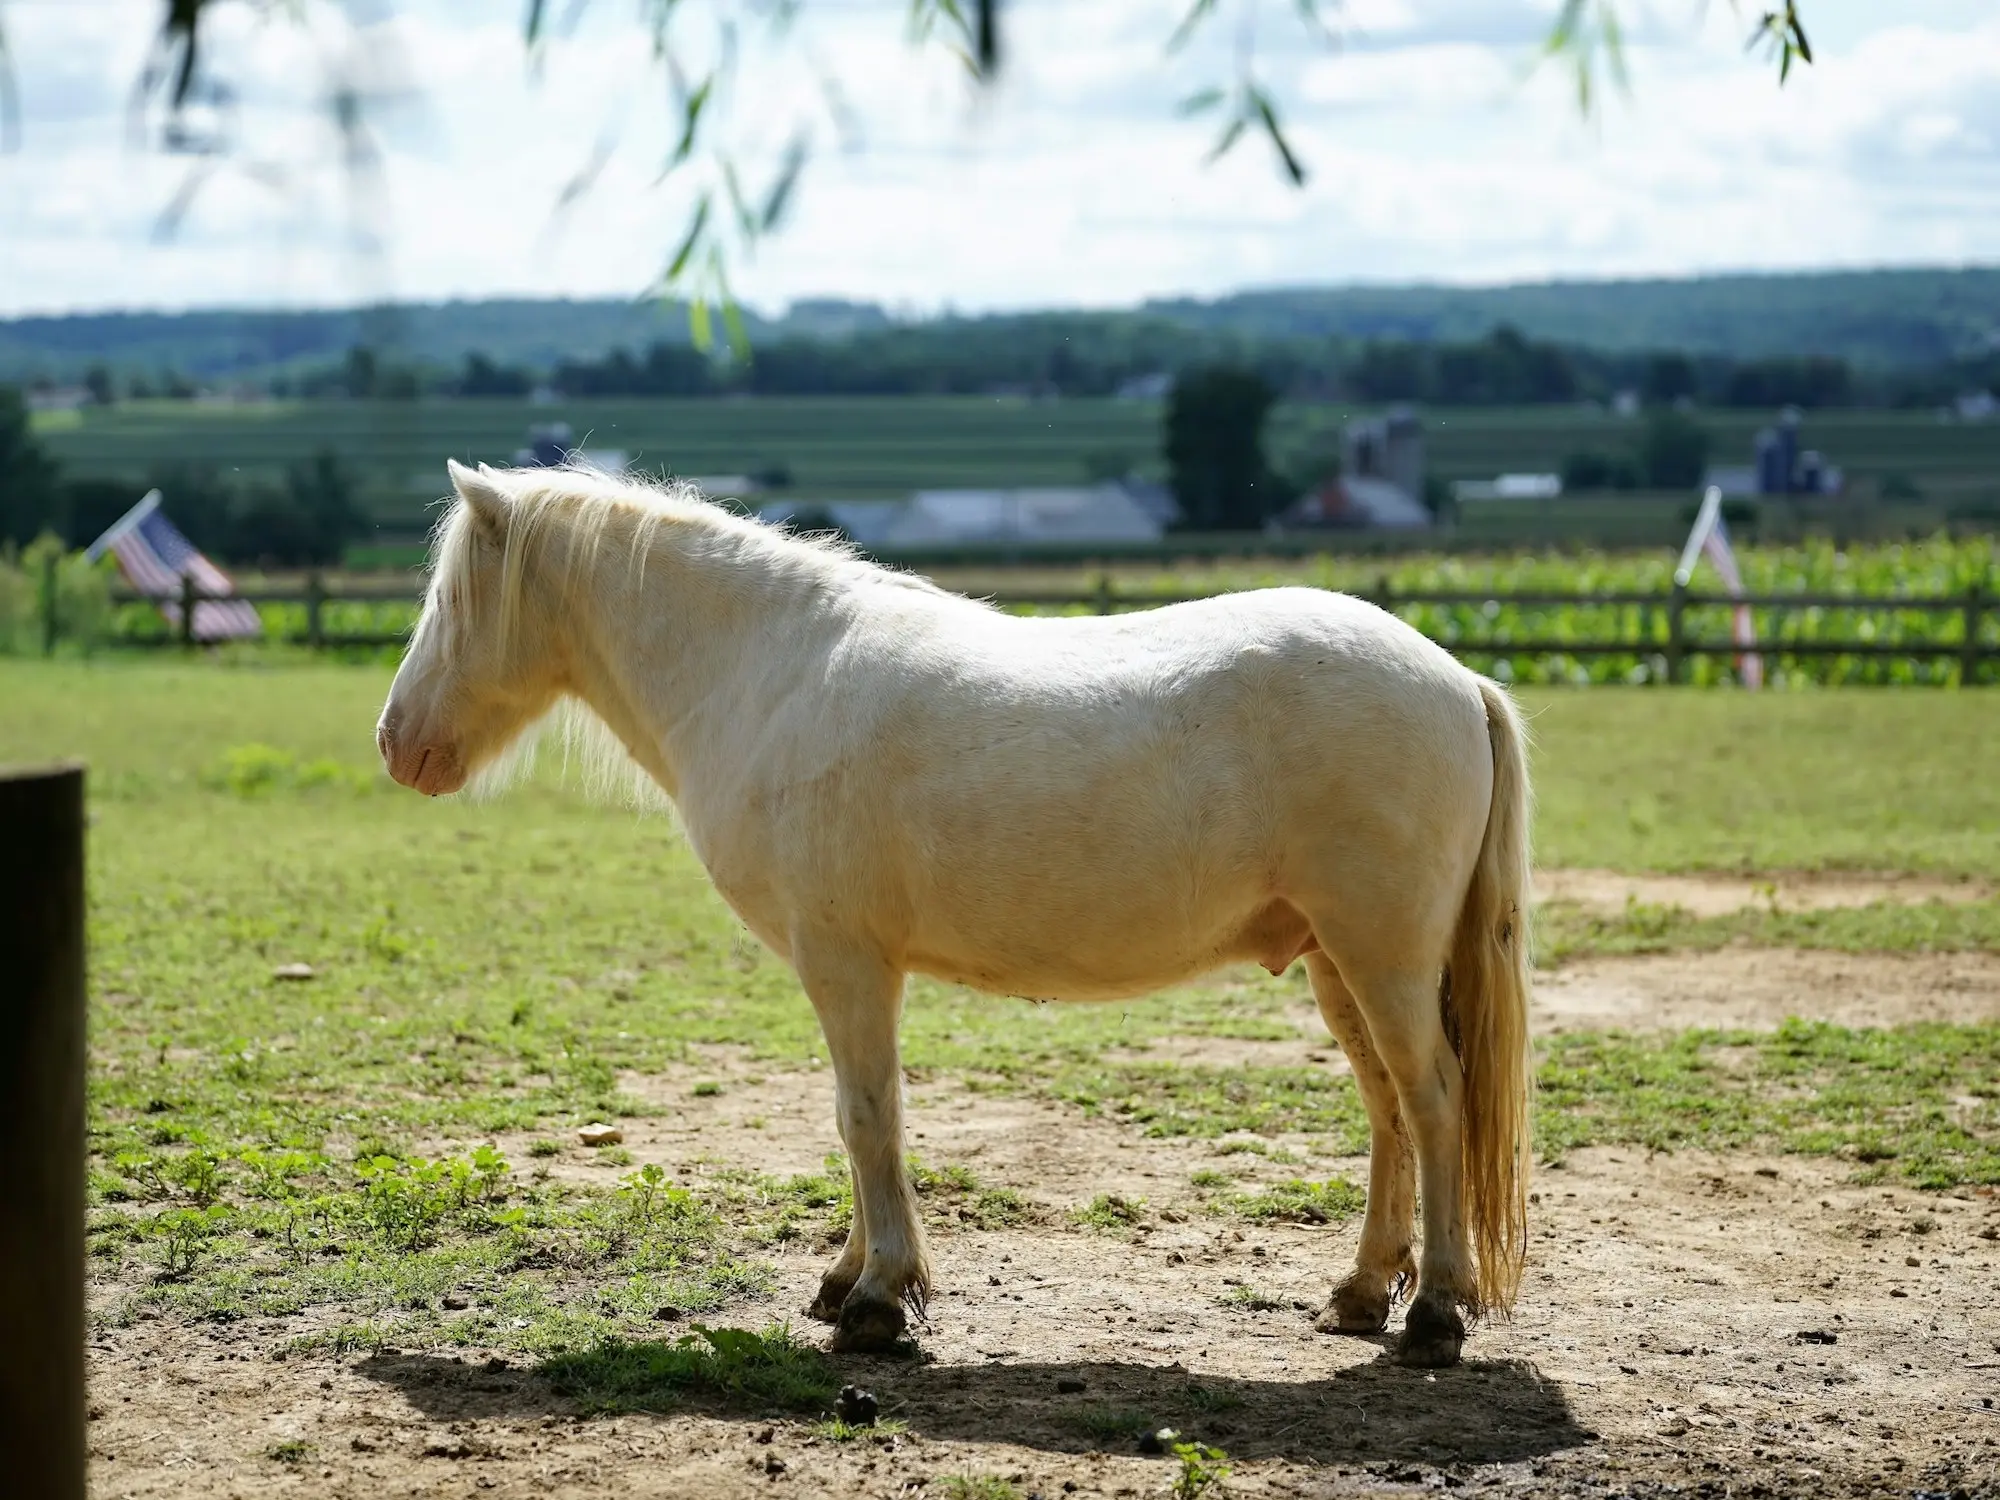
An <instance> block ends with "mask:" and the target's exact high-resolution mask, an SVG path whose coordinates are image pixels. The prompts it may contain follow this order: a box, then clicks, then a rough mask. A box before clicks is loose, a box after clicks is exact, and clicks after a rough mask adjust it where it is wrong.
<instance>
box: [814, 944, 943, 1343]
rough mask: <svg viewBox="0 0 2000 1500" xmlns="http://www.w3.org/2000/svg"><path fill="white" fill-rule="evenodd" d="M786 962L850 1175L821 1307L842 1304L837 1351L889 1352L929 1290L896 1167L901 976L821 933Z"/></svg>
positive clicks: (916, 1228)
mask: <svg viewBox="0 0 2000 1500" xmlns="http://www.w3.org/2000/svg"><path fill="white" fill-rule="evenodd" d="M792 961H793V964H794V966H795V967H796V968H797V970H798V974H799V980H800V982H801V983H802V984H803V985H804V986H805V991H806V994H807V996H808V997H809V998H810V999H811V1000H812V1003H813V1009H814V1010H816V1011H818V1012H819V1024H820V1029H821V1030H822V1031H823V1032H824V1033H825V1034H826V1045H827V1050H828V1051H829V1052H830V1053H831V1054H832V1056H833V1086H834V1110H835V1113H836V1115H837V1117H838V1119H839V1123H840V1137H841V1139H842V1141H844V1142H845V1143H846V1145H847V1159H848V1162H849V1163H850V1165H851V1166H852V1169H853V1172H854V1221H855V1222H854V1228H853V1231H852V1232H851V1234H850V1235H849V1238H848V1246H847V1250H846V1251H843V1252H842V1254H841V1258H840V1260H839V1261H838V1262H837V1263H836V1264H835V1265H834V1268H833V1269H832V1270H831V1271H830V1272H828V1274H827V1277H826V1280H825V1281H824V1282H823V1283H822V1284H821V1287H820V1301H821V1302H822V1303H829V1302H831V1301H832V1300H833V1299H834V1297H835V1296H836V1295H837V1296H838V1299H839V1307H840V1313H839V1326H838V1328H837V1330H836V1332H835V1333H834V1338H833V1347H834V1348H836V1349H840V1350H856V1351H879V1350H883V1349H888V1348H891V1347H893V1346H894V1345H895V1344H896V1343H897V1341H898V1340H900V1339H901V1338H902V1336H903V1332H904V1330H905V1329H906V1328H907V1327H908V1326H909V1323H908V1319H907V1318H906V1317H905V1316H904V1312H903V1307H904V1304H906V1303H907V1304H908V1305H909V1306H910V1307H912V1308H914V1309H915V1310H917V1311H918V1312H922V1311H923V1308H924V1304H925V1302H926V1301H927V1300H928V1299H929V1297H930V1290H931V1277H930V1265H929V1262H928V1259H927V1257H926V1255H925V1248H924V1230H923V1222H922V1220H921V1219H920V1218H919V1217H918V1214H917V1200H916V1195H915V1193H914V1192H913V1191H912V1190H911V1186H910V1174H909V1170H908V1168H907V1167H906V1166H905V1165H904V1162H903V1069H902V1063H901V1061H900V1059H899V1058H898V1056H897V1051H896V1023H897V1021H898V1019H899V1018H900V1016H901V1013H902V1008H903V976H902V974H901V973H899V972H898V971H897V970H895V969H894V968H892V967H891V966H890V965H889V964H887V963H886V962H884V961H883V960H882V958H881V957H880V956H879V955H877V954H875V953H872V952H869V951H868V950H867V949H865V948H862V947H860V946H858V945H853V944H849V943H846V942H843V941H839V940H836V939H831V938H828V937H825V936H813V937H802V938H799V939H795V940H794V942H793V947H792ZM850 1258H851V1260H852V1262H854V1263H850ZM850 1274H852V1280H851V1281H848V1280H847V1278H848V1277H849V1275H850ZM843 1281H846V1282H847V1284H846V1285H844V1286H843V1285H842V1282H843Z"/></svg>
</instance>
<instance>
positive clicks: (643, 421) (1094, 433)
mask: <svg viewBox="0 0 2000 1500" xmlns="http://www.w3.org/2000/svg"><path fill="white" fill-rule="evenodd" d="M1358 414H1359V412H1358V409H1350V408H1347V407H1343V406H1336V405H1326V404H1318V403H1309V402H1287V403H1285V404H1283V405H1281V406H1280V407H1279V408H1278V409H1277V411H1276V413H1275V415H1274V416H1273V418H1272V425H1271V432H1270V445H1271V449H1272V452H1273V453H1274V455H1275V456H1276V457H1277V458H1278V459H1279V460H1280V461H1287V460H1288V459H1289V458H1290V457H1291V456H1294V455H1298V454H1302V453H1305V452H1311V451H1318V450H1322V449H1325V448H1326V447H1327V446H1328V445H1329V444H1331V443H1334V442H1335V441H1336V439H1337V434H1338V431H1339V429H1340V427H1341V426H1342V425H1343V424H1344V423H1345V422H1347V421H1348V420H1349V419H1350V418H1352V417H1353V416H1355V415H1358ZM1701 420H1702V422H1703V423H1704V425H1705V426H1706V427H1707V428H1708V429H1709V431H1710V433H1711V445H1712V452H1713V455H1714V458H1715V461H1716V462H1718V463H1744V464H1747V463H1749V462H1750V453H1751V435H1752V434H1753V433H1754V432H1755V430H1756V429H1757V428H1758V427H1760V426H1763V425H1765V424H1766V423H1768V422H1769V421H1770V420H1771V414H1770V413H1761V412H1735V411H1710V412H1704V413H1702V416H1701ZM554 421H561V422H566V423H568V424H569V426H570V427H571V429H572V430H573V431H574V432H575V433H576V434H577V436H578V438H579V440H581V441H584V442H585V443H586V444H587V445H588V446H590V447H593V448H608V449H618V450H622V451H623V452H625V453H626V455H627V456H628V458H630V459H631V460H632V461H633V462H634V463H636V464H639V465H641V466H642V467H645V468H647V469H650V470H652V471H654V472H660V471H662V470H664V471H665V472H668V473H672V474H680V475H703V474H743V473H756V472H759V471H761V470H765V469H768V468H771V467H773V466H777V465H782V466H784V467H785V468H786V469H787V470H788V471H789V473H790V475H791V479H792V484H793V490H794V492H795V493H796V494H799V495H801V496H808V497H812V498H816V499H880V498H892V497H899V496H901V495H903V494H906V493H908V492H909V491H910V490H913V489H918V488H946V487H952V486H971V487H985V486H1013V485H1051V484H1053V485H1061V484H1078V483H1082V482H1084V480H1085V479H1086V477H1087V476H1088V475H1089V474H1091V473H1093V472H1099V471H1102V470H1103V469H1105V468H1106V467H1109V468H1110V469H1111V470H1112V471H1113V472H1115V471H1116V470H1117V469H1119V468H1122V467H1126V466H1130V467H1133V468H1136V469H1137V470H1138V471H1139V472H1141V473H1146V474H1150V475H1154V476H1158V475H1159V474H1160V472H1161V459H1160V421H1161V412H1160V407H1159V405H1158V403H1154V402H1137V401H1116V400H1111V399H1096V398H1093V399H1076V400H1065V401H1030V400H1026V399H1023V398H1018V397H984V396H937V397H832V396H826V397H789V398H788V397H760V398H754V399H752V398H736V399H730V398H720V399H691V400H638V399H626V400H610V399H601V400H579V401H561V402H558V403H556V404H554V405H551V406H534V405H531V404H529V403H528V402H527V401H499V400H492V401H465V400H451V399H438V400H427V401H423V402H377V401H312V402H290V401H286V402H269V403H259V404H248V405H240V406H205V405H194V404H190V403H186V402H146V401H141V402H128V403H126V404H124V405H121V406H116V407H112V408H108V409H104V410H89V411H83V412H69V413H61V414H49V415H45V416H44V417H43V418H41V419H40V420H39V421H38V424H37V426H38V431H39V434H40V436H41V437H42V438H43V440H44V441H45V442H46V443H47V445H48V446H49V448H50V449H51V451H52V452H53V453H54V454H55V456H56V457H57V458H58V459H60V460H61V462H62V464H63V466H64V468H65V470H66V471H68V472H71V473H74V474H77V475H83V476H91V477H105V478H121V479H126V480H130V481H132V482H134V483H137V482H139V481H141V480H143V479H144V478H145V477H146V475H147V474H148V473H149V472H152V471H154V470H156V469H159V468H161V467H164V466H168V465H172V464H205V465H212V466H214V467H216V468H217V469H219V470H221V471H222V472H223V473H225V474H230V475H241V476H242V477H245V478H261V479H266V480H271V481H276V480H277V479H279V478H281V477H282V475H283V472H284V469H285V466H286V465H287V464H290V463H295V462H298V461H300V460H303V459H305V458H308V457H310V456H311V455H312V454H313V453H314V452H315V451H316V450H318V449H320V448H322V447H326V448H331V449H332V450H333V451H334V452H336V453H337V454H339V456H340V457H341V459H342V460H343V462H345V463H347V464H349V465H351V466H352V467H353V468H354V469H355V470H356V471H357V472H358V473H359V474H360V475H361V476H362V481H363V489H364V497H365V499H366V502H367V505H368V508H369V509H370V510H371V511H372V512H373V513H374V514H375V515H376V516H377V517H378V518H379V519H381V520H382V521H384V522H386V523H390V524H393V525H397V526H401V527H404V528H406V529H407V528H410V527H414V526H417V525H420V524H421V523H422V521H423V518H424V507H425V506H427V505H428V504H429V503H430V502H431V501H433V500H435V499H436V498H437V497H438V495H439V494H440V493H442V485H443V482H444V476H443V464H444V459H445V457H446V456H447V455H449V456H452V457H455V458H459V459H461V460H466V461H477V460H484V461H486V462H491V463H505V462H508V461H509V460H510V458H511V456H512V454H513V453H514V451H515V450H516V449H518V448H520V447H522V446H523V445H524V444H525V443H526V441H527V434H528V428H529V427H530V426H531V425H532V424H536V423H543V422H554ZM1424 431H1425V444H1426V453H1427V456H1428V461H1429V465H1430V468H1431V470H1432V472H1434V473H1436V474H1438V475H1440V476H1441V477H1443V478H1445V479H1447V480H1450V479H1463V478H1484V477H1489V476H1491V475H1493V474H1496V473H1510V472H1520V471H1554V470H1557V469H1559V468H1560V467H1561V465H1562V461H1563V459H1564V457H1565V456H1566V455H1568V454H1570V453H1573V452H1578V451H1583V450H1596V451H1611V452H1625V451H1628V450H1629V449H1630V448H1631V447H1632V445H1633V444H1634V443H1635V442H1636V440H1637V436H1638V424H1637V423H1636V422H1635V421H1633V420H1631V419H1626V418H1619V417H1616V416H1613V415H1610V414H1608V413H1606V412H1603V411H1599V410H1595V409H1591V408H1586V407H1575V408H1569V407H1562V408H1552V407H1524V408H1464V409H1440V410H1437V411H1432V412H1429V413H1427V414H1426V417H1425V429H1424ZM1806 435H1807V441H1808V443H1809V444H1810V445H1811V446H1814V447H1816V448H1819V449H1821V450H1822V451H1824V452H1825V453H1826V454H1827V457H1828V460H1829V462H1832V463H1836V464H1839V465H1842V466H1844V467H1845V469H1846V471H1847V473H1848V474H1849V475H1850V477H1852V478H1853V479H1854V480H1855V481H1856V482H1857V485H1858V487H1859V489H1860V491H1861V493H1863V494H1864V495H1867V496H1870V497H1872V496H1873V495H1874V494H1875V493H1876V490H1877V487H1878V486H1879V484H1880V481H1881V480H1882V479H1883V478H1885V477H1887V476H1889V475H1901V476H1903V477H1905V478H1907V479H1909V480H1911V481H1912V482H1913V483H1914V484H1916V486H1917V487H1918V489H1919V490H1920V491H1921V492H1922V493H1923V495H1924V497H1925V498H1926V499H1927V500H1929V501H1932V502H1935V503H1937V504H1940V505H1946V506H1949V505H1965V504H1970V505H1974V506H1977V505H1980V504H1989V503H1990V504H1994V505H2000V425H1994V424H1986V425H1979V424H1962V423H1961V424H1946V423H1941V422H1939V421H1938V419H1937V418H1936V417H1935V416H1934V415H1933V414H1931V413H1928V412H1885V411H1840V412H1825V413H1815V414H1814V415H1813V416H1812V417H1811V418H1810V419H1809V420H1808V422H1807V426H1806ZM1659 499H1660V497H1655V500H1656V502H1657V501H1659ZM1684 504H1685V497H1672V498H1669V499H1667V500H1666V501H1665V502H1664V503H1663V504H1655V505H1654V506H1653V510H1654V512H1656V514H1655V515H1654V517H1653V519H1652V520H1650V521H1649V522H1648V523H1647V525H1648V526H1649V527H1656V526H1660V525H1664V526H1665V527H1666V529H1668V530H1671V529H1672V526H1673V524H1674V523H1676V522H1677V521H1678V516H1679V510H1680V508H1681V507H1682V506H1683V505H1684ZM1602 505H1603V507H1605V508H1606V514H1605V515H1603V516H1600V517H1598V522H1599V523H1600V524H1602V525H1613V524H1614V523H1615V521H1616V517H1617V515H1619V514H1624V513H1628V512H1634V511H1638V510H1640V509H1642V508H1643V506H1642V504H1641V502H1639V501H1637V500H1636V499H1635V498H1634V497H1609V498H1607V499H1605V500H1604V501H1603V502H1602ZM1531 511H1532V508H1530V510H1529V511H1522V512H1520V513H1519V514H1517V515H1510V514H1509V513H1508V512H1506V511H1505V509H1504V508H1493V509H1490V510H1489V511H1488V512H1487V513H1488V514H1490V515H1491V516H1506V517H1507V524H1509V525H1520V526H1524V527H1528V528H1530V531H1529V533H1528V534H1535V533H1533V531H1532V527H1533V525H1534V516H1533V515H1532V514H1531ZM1468 524H1471V521H1470V520H1469V521H1468ZM1683 529H1684V528H1683ZM1655 540H1657V538H1656V537H1654V536H1653V535H1652V534H1651V531H1650V530H1648V531H1647V533H1646V535H1644V536H1643V537H1642V536H1638V535H1635V536H1633V537H1632V538H1631V541H1632V542H1634V543H1637V542H1639V541H1646V542H1651V541H1655Z"/></svg>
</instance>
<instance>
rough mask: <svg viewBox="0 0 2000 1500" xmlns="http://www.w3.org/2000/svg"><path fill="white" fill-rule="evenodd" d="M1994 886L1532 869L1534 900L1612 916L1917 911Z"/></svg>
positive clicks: (1983, 895) (1989, 895) (1985, 896)
mask: <svg viewBox="0 0 2000 1500" xmlns="http://www.w3.org/2000/svg"><path fill="white" fill-rule="evenodd" d="M1993 896H1994V888H1993V887H1992V886H1991V885H1990V884H1988V883H1987V882H1985V881H1980V880H1939V879H1934V878H1930V877H1925V876H1921V875H1847V874H1840V873H1814V872H1791V873H1780V874H1775V875H1754V876H1732V875H1626V874H1621V873H1619V872H1618V871H1616V870H1537V871H1536V872H1535V900H1536V901H1567V902H1572V903H1574V904H1575V905H1578V906H1582V907H1585V908H1587V909H1589V910H1591V911H1598V912H1604V913H1615V912H1620V911H1623V910H1624V909H1625V906H1626V903H1627V902H1630V901H1638V902H1643V903H1645V904H1647V905H1651V906H1678V907H1681V908H1683V909H1684V910H1686V911H1689V912H1691V913H1693V914H1694V915H1695V916H1697V917H1725V916H1728V915H1729V914H1730V913H1731V912H1737V911H1743V910H1745V909H1747V908H1756V909H1766V908H1771V907H1775V908H1777V909H1778V910H1780V911H1831V910H1834V909H1836V908H1841V907H1856V906H1874V905H1876V904H1878V903H1892V904H1901V905H1906V906H1919V905H1922V904H1923V903H1924V902H1927V901H1943V902H1947V903H1949V904H1951V905H1954V906H1960V905H1963V906H1970V905H1972V904H1974V903H1975V902H1980V901H1990V900H1992V899H1993Z"/></svg>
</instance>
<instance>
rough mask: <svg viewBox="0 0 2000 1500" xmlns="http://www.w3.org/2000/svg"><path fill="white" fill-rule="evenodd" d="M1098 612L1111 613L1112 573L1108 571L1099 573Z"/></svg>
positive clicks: (1102, 613) (1101, 613)
mask: <svg viewBox="0 0 2000 1500" xmlns="http://www.w3.org/2000/svg"><path fill="white" fill-rule="evenodd" d="M1097 612H1098V613H1099V614H1100V615H1108V614H1110V613H1111V575H1110V574H1109V573H1108V572H1107V573H1099V574H1098V575H1097Z"/></svg>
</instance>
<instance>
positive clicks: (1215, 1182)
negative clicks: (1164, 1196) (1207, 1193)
mask: <svg viewBox="0 0 2000 1500" xmlns="http://www.w3.org/2000/svg"><path fill="white" fill-rule="evenodd" d="M1188 1181H1189V1182H1191V1183H1193V1184H1194V1186H1196V1187H1198V1188H1220V1187H1228V1186H1229V1184H1230V1181H1231V1178H1230V1176H1229V1174H1228V1173H1227V1172H1218V1171H1216V1170H1215V1168H1213V1167H1203V1168H1201V1169H1200V1170H1199V1171H1195V1172H1190V1173H1189V1174H1188Z"/></svg>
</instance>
